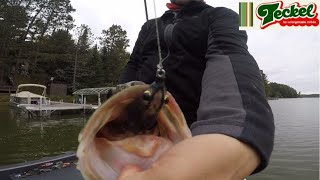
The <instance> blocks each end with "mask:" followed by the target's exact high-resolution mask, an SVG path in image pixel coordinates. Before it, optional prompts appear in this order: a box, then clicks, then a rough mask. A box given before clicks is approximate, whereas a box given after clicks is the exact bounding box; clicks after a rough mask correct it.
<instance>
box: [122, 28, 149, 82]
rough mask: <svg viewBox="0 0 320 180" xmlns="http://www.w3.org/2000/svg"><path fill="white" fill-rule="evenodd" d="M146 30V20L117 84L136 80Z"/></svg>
mask: <svg viewBox="0 0 320 180" xmlns="http://www.w3.org/2000/svg"><path fill="white" fill-rule="evenodd" d="M147 31H148V22H146V23H145V24H144V25H143V26H142V28H141V30H140V32H139V36H138V38H137V41H136V43H135V45H134V48H133V50H132V53H131V55H130V59H129V61H128V63H127V65H126V66H125V69H124V70H123V72H122V74H121V75H120V78H119V81H118V84H124V83H127V82H130V81H135V80H137V71H138V68H139V66H140V64H141V63H142V62H141V59H142V57H141V54H142V52H141V51H142V49H143V47H142V46H143V41H144V38H145V37H146V34H147Z"/></svg>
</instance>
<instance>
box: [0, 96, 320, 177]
mask: <svg viewBox="0 0 320 180" xmlns="http://www.w3.org/2000/svg"><path fill="white" fill-rule="evenodd" d="M269 103H270V106H271V108H272V110H273V113H274V117H275V125H276V134H275V146H274V151H273V154H272V157H271V161H270V165H269V167H268V168H267V169H266V170H265V171H263V172H262V173H260V174H258V175H254V176H251V177H249V178H247V179H248V180H269V179H281V180H300V179H306V180H319V99H317V98H301V99H279V100H272V101H269ZM86 120H87V117H83V116H81V115H79V116H57V117H53V118H48V119H43V120H28V119H24V118H21V117H18V116H16V115H15V113H14V111H10V110H9V107H8V105H7V104H0V165H7V164H14V163H19V162H26V161H30V160H35V159H39V158H42V157H45V156H54V155H58V154H62V153H64V152H67V151H75V150H76V148H77V145H78V142H77V138H78V134H79V132H80V130H81V129H82V127H83V126H84V125H85V123H86Z"/></svg>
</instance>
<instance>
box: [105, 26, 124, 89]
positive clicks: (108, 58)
mask: <svg viewBox="0 0 320 180" xmlns="http://www.w3.org/2000/svg"><path fill="white" fill-rule="evenodd" d="M100 40H101V41H100V44H101V45H102V51H101V54H102V62H103V63H104V71H105V81H106V83H107V84H108V85H115V84H117V82H118V79H119V76H120V74H121V72H122V70H123V68H124V66H125V64H126V62H127V60H128V59H129V55H130V54H129V53H128V52H127V51H126V48H127V47H128V46H129V40H128V39H127V32H126V31H125V30H123V29H122V28H121V26H120V25H112V26H111V27H110V28H109V29H108V30H103V31H102V37H101V38H100Z"/></svg>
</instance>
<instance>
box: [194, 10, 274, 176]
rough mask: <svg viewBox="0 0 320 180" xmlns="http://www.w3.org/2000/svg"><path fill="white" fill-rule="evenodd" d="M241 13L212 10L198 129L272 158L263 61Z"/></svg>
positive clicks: (265, 160)
mask: <svg viewBox="0 0 320 180" xmlns="http://www.w3.org/2000/svg"><path fill="white" fill-rule="evenodd" d="M238 18H239V17H238V14H237V13H235V12H234V11H232V10H230V9H227V8H212V9H211V10H210V11H209V36H208V50H207V54H206V69H205V72H204V75H203V78H202V91H201V97H200V104H199V108H198V112H197V118H198V119H197V121H196V122H194V123H193V124H192V125H191V130H192V133H193V135H200V134H209V133H219V134H225V135H228V136H231V137H234V138H237V139H238V140H240V141H242V142H244V143H246V144H248V145H250V146H251V147H252V148H253V149H254V150H255V151H256V152H257V154H259V156H260V160H261V163H260V165H259V166H258V167H257V169H256V170H255V171H254V173H257V172H260V171H262V170H263V169H264V168H265V167H266V166H267V164H268V161H269V158H270V156H271V152H272V150H273V143H274V142H273V141H274V120H273V114H272V111H271V108H270V106H269V104H268V102H267V99H266V96H265V91H264V84H263V80H262V77H261V74H260V70H259V67H258V65H257V63H256V61H255V59H254V58H253V57H252V56H251V55H250V53H249V52H248V48H247V45H246V43H247V34H246V32H245V31H240V30H239V25H238Z"/></svg>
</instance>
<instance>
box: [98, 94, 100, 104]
mask: <svg viewBox="0 0 320 180" xmlns="http://www.w3.org/2000/svg"><path fill="white" fill-rule="evenodd" d="M100 105H101V97H100V93H99V94H98V106H100Z"/></svg>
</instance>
